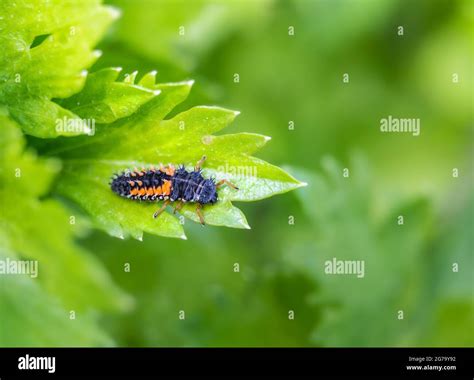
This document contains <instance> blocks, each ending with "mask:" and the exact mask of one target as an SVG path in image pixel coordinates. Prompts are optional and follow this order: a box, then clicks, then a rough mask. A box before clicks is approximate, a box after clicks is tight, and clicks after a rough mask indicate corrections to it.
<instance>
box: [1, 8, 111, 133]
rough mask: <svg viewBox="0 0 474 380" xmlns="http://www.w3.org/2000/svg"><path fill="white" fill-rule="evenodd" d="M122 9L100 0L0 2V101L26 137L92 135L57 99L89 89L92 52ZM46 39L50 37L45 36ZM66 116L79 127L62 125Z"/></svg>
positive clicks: (94, 58)
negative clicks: (106, 4)
mask: <svg viewBox="0 0 474 380" xmlns="http://www.w3.org/2000/svg"><path fill="white" fill-rule="evenodd" d="M117 14H118V13H117V11H116V10H115V9H113V8H108V7H104V6H102V5H100V1H98V0H84V1H80V2H79V1H78V2H76V1H63V0H50V1H41V0H36V1H27V0H4V1H2V2H1V3H0V46H2V54H1V55H0V103H1V104H4V105H6V106H7V107H8V110H9V112H10V115H11V117H12V118H13V119H14V120H15V121H16V122H17V123H18V124H20V126H21V128H22V129H23V130H24V132H25V133H27V134H30V135H33V136H37V137H56V136H58V135H75V134H81V133H87V128H85V126H82V125H81V119H80V118H79V117H78V116H77V115H75V114H74V113H73V112H71V111H69V110H67V109H65V108H63V107H61V106H60V105H58V104H57V103H56V102H54V101H52V100H51V99H52V98H66V97H69V96H71V95H73V94H74V93H76V92H78V91H79V90H80V89H81V88H82V86H83V85H84V81H85V78H86V72H85V71H84V70H85V69H86V68H88V67H90V66H91V65H92V64H93V63H94V61H95V60H96V59H97V58H98V57H99V56H100V53H99V52H97V51H94V50H93V47H94V45H95V44H96V43H97V41H98V40H99V39H100V37H101V36H102V35H103V34H104V32H105V30H106V28H107V27H108V25H109V24H110V22H111V21H112V20H113V19H114V18H116V17H117ZM38 37H43V38H41V40H42V41H41V42H38V44H36V41H39V39H38ZM44 37H46V38H44ZM64 118H66V119H70V120H74V121H75V123H77V124H78V125H79V126H81V127H80V128H78V130H77V131H72V132H70V131H65V130H62V129H60V128H56V127H57V121H58V120H63V119H64Z"/></svg>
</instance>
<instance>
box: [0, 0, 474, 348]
mask: <svg viewBox="0 0 474 380" xmlns="http://www.w3.org/2000/svg"><path fill="white" fill-rule="evenodd" d="M107 3H109V4H110V5H113V6H116V7H118V8H119V9H121V12H122V15H121V18H120V19H119V20H118V21H116V22H115V23H114V24H113V25H112V26H111V27H110V29H109V32H108V34H107V36H106V38H105V39H103V40H102V42H101V43H100V45H99V47H100V49H101V50H102V51H103V55H102V58H101V59H99V60H98V61H97V62H96V64H95V65H94V66H93V68H92V70H91V71H96V70H98V69H100V68H106V67H116V66H121V67H123V72H133V71H135V70H139V72H149V71H152V70H158V79H159V81H160V82H166V81H170V82H173V81H183V80H187V79H195V80H196V84H195V88H194V89H193V92H192V93H191V94H190V96H189V97H188V98H187V100H186V101H184V102H183V103H182V104H181V105H180V106H178V107H177V108H176V109H175V110H174V111H173V112H172V113H171V115H170V116H169V117H172V116H174V115H177V114H178V112H180V111H183V110H185V109H188V108H190V106H193V105H195V104H219V105H221V106H225V107H228V108H230V109H236V110H240V111H241V112H242V114H241V115H240V116H239V118H237V119H236V120H235V122H234V123H233V124H232V125H231V126H229V128H228V129H229V131H232V132H235V131H241V130H251V131H253V132H257V133H261V134H264V135H268V136H272V144H270V145H268V146H267V147H266V148H265V150H263V151H262V156H263V157H264V158H265V159H266V160H269V161H272V162H276V163H277V164H280V165H288V167H289V168H290V170H289V171H290V172H292V173H295V174H296V175H297V177H298V178H299V179H301V180H303V181H306V182H308V187H306V188H304V189H298V190H297V191H296V192H295V193H294V194H289V195H287V196H285V197H277V198H273V199H268V200H264V201H262V202H259V203H256V204H252V205H251V207H250V205H243V207H242V209H243V211H244V212H245V214H246V215H247V218H248V219H249V220H251V221H252V223H251V224H252V230H225V229H220V228H219V229H218V228H213V227H207V228H201V227H200V226H199V225H194V223H189V224H190V225H189V226H187V228H186V230H187V235H188V240H187V241H180V240H176V239H164V238H159V237H156V236H151V235H145V236H144V241H143V242H139V241H135V240H131V239H129V240H120V239H115V238H112V237H110V236H108V235H106V234H105V233H102V232H97V231H95V232H92V233H89V234H86V233H85V231H84V233H83V234H82V235H81V236H80V237H79V238H78V240H79V243H80V245H81V248H80V250H81V255H85V253H86V252H87V253H88V255H91V254H93V255H94V256H95V257H96V258H98V259H99V260H100V264H99V263H96V264H97V265H98V266H99V265H100V268H107V270H108V272H109V273H110V274H111V276H112V278H113V280H114V282H115V284H117V285H118V286H120V287H121V288H122V289H123V292H126V293H127V294H128V295H130V296H131V297H133V299H134V307H133V309H131V306H132V304H131V301H130V300H129V299H128V298H127V297H126V296H124V297H125V298H124V299H123V300H124V302H125V304H124V305H123V306H127V307H129V310H128V311H121V312H120V311H113V310H111V309H109V310H107V309H102V308H101V307H97V308H96V309H95V310H94V311H93V315H89V314H87V319H86V315H85V316H84V318H85V319H86V320H83V321H81V322H83V323H84V327H83V329H84V331H85V333H84V334H83V335H81V338H79V337H77V330H72V327H71V326H70V325H71V324H67V325H68V326H69V329H68V328H66V326H64V328H63V329H62V330H63V332H62V333H61V334H59V333H58V332H57V331H56V330H55V329H53V328H51V329H48V331H49V330H50V335H49V336H48V335H44V336H43V334H42V333H39V332H38V333H37V334H33V333H32V332H29V333H28V334H27V333H26V332H24V333H21V332H19V333H17V335H7V334H6V333H5V332H6V331H10V328H9V326H15V325H14V323H17V325H16V326H18V327H12V329H14V330H13V331H21V330H20V329H21V327H22V326H25V325H24V324H23V322H21V323H19V322H18V321H21V320H22V319H21V318H19V317H15V314H14V313H11V314H8V313H6V312H5V310H7V309H8V310H9V309H10V308H12V310H21V307H22V306H21V305H29V308H35V309H36V307H35V306H34V305H33V304H32V303H31V304H29V302H31V301H28V298H27V297H28V296H27V294H29V293H28V292H29V291H31V294H35V297H36V298H35V299H36V300H39V299H43V298H47V297H50V295H49V294H43V295H41V296H39V295H38V296H36V294H37V293H35V292H38V291H39V290H38V289H36V290H35V289H34V286H33V284H29V283H28V284H27V281H26V280H24V279H23V280H22V281H24V282H25V283H21V284H14V285H8V286H7V285H5V284H2V285H1V286H0V292H1V293H0V294H2V297H0V343H1V344H3V345H15V344H27V345H42V344H43V345H44V344H51V345H67V344H73V345H83V344H86V345H87V344H89V345H104V344H105V345H109V344H116V345H126V346H129V345H130V346H313V345H316V346H446V345H448V346H472V345H473V344H474V336H473V329H472V325H473V322H474V306H473V297H474V294H473V291H474V289H473V280H472V279H473V273H472V268H473V267H474V266H473V264H474V263H473V244H472V243H473V242H472V231H473V215H474V209H473V208H474V202H473V198H472V192H473V178H472V174H473V167H472V152H473V149H474V146H473V144H474V142H473V133H472V123H473V108H472V103H473V92H472V88H473V78H472V67H473V49H472V34H473V20H474V8H473V4H472V2H470V1H462V0H457V1H448V0H435V1H428V0H421V1H417V2H410V1H400V0H384V1H375V0H366V1H357V2H356V1H350V0H337V1H329V0H318V1H313V0H292V1H284V0H281V1H278V0H266V1H263V0H260V1H245V0H240V1H212V0H202V1H197V0H195V1H184V0H182V1H171V0H143V1H132V0H111V1H107ZM290 26H292V27H294V31H295V34H294V35H289V34H288V30H289V29H288V28H289V27H290ZM399 26H403V30H404V34H403V35H402V36H400V35H398V33H397V32H398V30H399V29H398V28H399ZM0 30H1V29H0ZM182 32H184V33H182ZM236 73H237V74H239V77H240V81H239V83H235V82H234V74H236ZM345 73H348V74H349V78H350V80H349V83H344V82H343V80H342V79H343V74H345ZM454 73H456V74H458V76H459V82H458V83H453V80H452V79H453V74H454ZM58 103H61V102H58ZM388 115H392V116H394V117H407V118H411V117H416V118H420V120H421V125H422V126H421V135H420V136H419V137H413V136H411V135H408V134H382V133H380V131H379V122H380V119H381V118H383V117H387V116H388ZM290 121H293V122H294V125H295V128H294V130H289V128H288V125H289V122H290ZM18 122H21V121H18ZM2 127H3V126H2ZM28 142H29V143H31V144H34V145H35V146H37V147H39V145H38V144H37V142H36V141H34V140H33V139H31V138H29V139H28ZM2 154H3V150H2ZM51 165H53V164H51ZM48 166H49V164H48ZM344 168H348V169H349V171H350V176H349V177H348V178H345V177H343V175H342V173H343V169H344ZM453 168H457V169H458V170H459V174H460V175H459V177H453V174H452V173H453ZM56 170H58V169H56ZM51 175H52V174H51ZM49 201H50V200H48V201H45V202H49ZM54 201H55V202H57V201H58V199H54ZM2 212H3V211H2ZM399 215H403V216H404V224H403V225H398V223H397V218H398V216H399ZM290 216H291V217H293V218H294V224H289V217H290ZM55 218H56V217H53V219H55ZM34 220H35V219H33V218H32V221H34ZM48 220H49V219H48ZM40 223H46V222H44V221H43V222H40ZM2 228H3V227H2ZM61 234H62V233H61ZM58 239H59V238H58ZM69 243H70V242H69ZM69 243H68V244H69ZM74 249H77V248H74ZM22 253H23V254H27V253H28V252H22ZM43 253H44V255H45V260H47V258H46V256H47V255H49V256H50V258H49V260H51V261H52V260H53V259H54V258H55V254H54V253H53V252H50V251H49V250H48V252H43ZM88 257H89V256H88ZM333 257H336V258H338V259H348V260H365V263H366V264H365V265H366V269H365V272H366V274H365V277H364V278H363V279H357V278H354V277H351V276H328V275H325V274H324V262H325V260H330V259H332V258H333ZM127 263H128V264H130V272H127V271H124V265H126V264H127ZM235 263H238V264H239V266H240V272H235V271H234V268H235ZM453 264H458V266H459V271H458V272H453ZM58 265H59V264H58ZM94 265H95V264H94ZM82 276H83V277H84V279H82V278H81V279H79V280H80V281H86V282H88V281H91V278H92V279H93V276H92V275H91V273H90V271H89V270H84V271H83V273H82ZM65 278H67V277H65ZM8 280H9V281H13V280H11V279H8ZM2 281H4V280H3V279H2ZM65 281H67V280H65ZM107 283H108V280H107ZM15 287H17V288H18V289H25V291H24V292H23V290H22V294H23V295H24V298H18V297H16V296H15V294H16V292H17V291H16V290H14V289H15ZM27 288H28V289H29V290H27ZM2 289H3V290H2ZM18 292H20V290H18ZM58 292H60V291H58ZM92 293H93V291H90V292H87V295H88V296H90V295H91V294H92ZM53 294H54V293H53ZM85 294H86V293H85ZM120 294H121V295H122V296H123V294H122V293H120ZM56 296H57V297H56V298H59V299H61V295H60V294H56ZM113 298H114V299H121V298H120V297H119V296H117V295H115V296H113ZM12 300H16V301H17V302H18V303H15V302H12ZM44 302H55V301H54V300H53V299H51V300H49V298H48V300H47V301H46V300H45V301H43V303H41V305H43V306H44ZM91 303H93V302H92V301H91ZM12 305H13V306H12ZM98 306H100V305H98ZM23 307H24V306H23ZM61 307H66V306H64V305H59V306H58V308H61ZM67 307H68V308H67V309H65V310H69V305H67ZM45 309H46V308H45ZM37 310H38V315H44V317H41V318H42V319H43V320H44V321H46V323H47V324H46V326H49V325H51V326H53V325H55V324H56V323H58V326H62V325H60V324H59V323H61V322H59V321H56V319H55V318H57V316H58V313H59V314H60V313H61V312H66V311H64V310H63V311H59V312H57V311H55V310H56V309H53V308H52V307H48V308H47V310H43V308H42V307H41V306H40V305H38V306H37ZM59 310H61V309H59ZM181 310H183V311H185V313H186V319H185V320H180V319H179V318H178V315H179V312H180V311H181ZM290 310H292V311H294V313H295V319H294V320H292V319H289V318H288V313H289V311H290ZM399 310H403V311H404V319H403V320H399V319H398V318H397V317H398V311H399ZM7 314H8V315H7ZM23 314H24V313H23ZM10 315H12V316H14V317H13V319H12V318H9V316H10ZM20 315H22V313H21V312H20ZM38 318H39V317H38ZM24 323H25V324H26V323H27V322H24ZM30 323H32V322H31V321H30ZM73 326H74V327H73V328H74V329H76V328H77V325H73ZM81 328H82V327H81ZM15 329H16V330H15ZM99 329H100V330H99ZM30 330H31V331H39V330H41V331H43V330H42V327H34V325H33V327H32V328H31V329H30ZM94 331H100V333H97V334H96V333H95V332H94ZM102 336H103V337H102ZM2 337H3V339H2ZM5 337H6V338H5ZM13 337H15V339H16V340H15V339H14V338H13ZM18 337H20V338H22V339H19V338H18ZM88 337H89V338H88Z"/></svg>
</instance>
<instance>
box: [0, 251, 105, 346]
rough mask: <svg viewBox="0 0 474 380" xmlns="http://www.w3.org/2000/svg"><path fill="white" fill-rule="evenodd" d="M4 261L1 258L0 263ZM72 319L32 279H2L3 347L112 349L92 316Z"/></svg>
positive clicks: (0, 337)
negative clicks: (95, 347) (91, 347)
mask: <svg viewBox="0 0 474 380" xmlns="http://www.w3.org/2000/svg"><path fill="white" fill-rule="evenodd" d="M4 259H5V256H3V255H2V254H0V260H4ZM69 316H70V314H69V311H68V310H66V309H64V307H63V306H61V304H60V303H59V302H58V301H57V300H56V299H55V298H54V297H52V296H50V295H48V294H47V293H46V292H45V291H44V290H43V289H42V288H41V287H40V286H39V285H38V284H37V283H36V282H35V281H34V280H33V279H30V278H28V277H24V276H15V275H2V276H0V346H1V347H32V346H39V347H45V346H53V347H71V346H74V347H80V346H85V347H90V346H111V345H113V341H112V339H111V338H109V337H108V336H107V335H106V334H104V332H103V331H102V330H101V329H100V328H98V327H97V324H96V322H95V321H94V319H93V318H92V317H91V316H90V315H80V314H78V315H77V318H76V319H70V318H69Z"/></svg>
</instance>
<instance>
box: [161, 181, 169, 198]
mask: <svg viewBox="0 0 474 380" xmlns="http://www.w3.org/2000/svg"><path fill="white" fill-rule="evenodd" d="M161 191H162V193H163V195H169V194H170V193H171V181H165V183H164V184H163V185H162V186H161Z"/></svg>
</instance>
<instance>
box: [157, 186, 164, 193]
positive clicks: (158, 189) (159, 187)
mask: <svg viewBox="0 0 474 380" xmlns="http://www.w3.org/2000/svg"><path fill="white" fill-rule="evenodd" d="M161 194H163V192H162V190H161V186H158V187H157V188H155V195H161Z"/></svg>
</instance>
